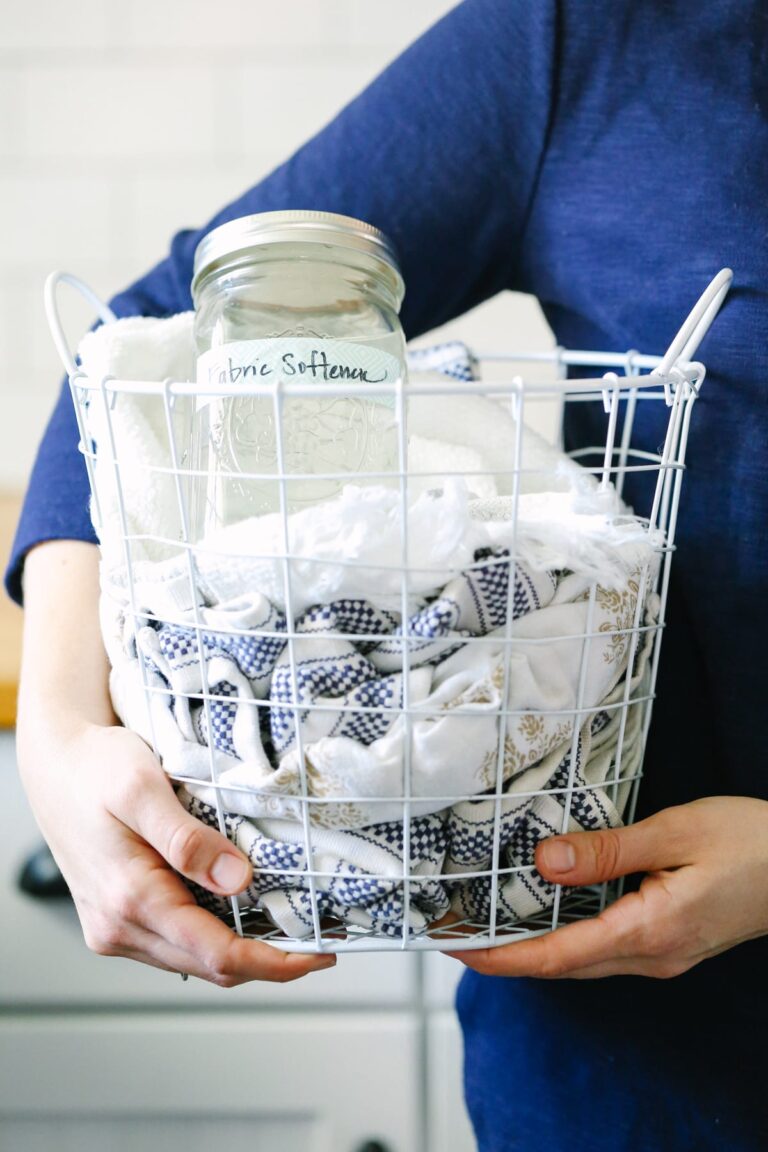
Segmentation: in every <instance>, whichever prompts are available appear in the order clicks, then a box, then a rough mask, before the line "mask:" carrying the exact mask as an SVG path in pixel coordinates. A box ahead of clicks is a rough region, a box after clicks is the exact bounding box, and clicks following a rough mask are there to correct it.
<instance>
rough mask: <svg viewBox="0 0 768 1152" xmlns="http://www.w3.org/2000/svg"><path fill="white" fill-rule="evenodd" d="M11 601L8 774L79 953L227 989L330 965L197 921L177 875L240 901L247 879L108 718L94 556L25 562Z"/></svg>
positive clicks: (45, 551)
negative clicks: (13, 717) (13, 671)
mask: <svg viewBox="0 0 768 1152" xmlns="http://www.w3.org/2000/svg"><path fill="white" fill-rule="evenodd" d="M24 592H25V608H26V619H25V642H24V659H23V667H22V678H21V691H20V699H19V719H18V728H17V751H18V758H19V768H20V772H21V777H22V781H23V783H24V787H25V789H26V792H27V795H28V797H29V801H30V804H31V806H32V810H33V812H34V814H35V817H36V819H37V822H38V824H39V826H40V830H41V831H42V833H43V835H44V836H45V838H46V840H47V842H48V845H49V847H50V849H51V851H52V853H53V855H54V858H55V859H56V862H57V864H58V865H59V868H60V869H61V872H62V874H63V876H64V878H65V880H66V881H67V884H68V885H69V889H70V892H71V893H72V898H73V900H74V902H75V906H76V908H77V912H78V915H79V917H80V922H81V925H82V928H83V933H84V935H85V940H86V943H87V944H88V946H89V948H91V949H92V950H93V951H95V952H98V953H99V954H101V955H106V956H127V957H130V958H131V959H134V960H139V961H141V962H142V963H144V964H151V965H153V966H154V967H157V968H165V969H167V970H168V971H173V972H186V973H189V974H191V975H194V976H199V977H200V978H201V979H203V980H208V981H211V982H212V983H214V984H218V985H220V986H222V987H227V988H228V987H233V986H234V985H236V984H242V983H244V982H246V981H249V980H274V981H287V980H294V979H296V978H297V977H299V976H305V975H306V974H307V973H309V972H313V971H316V970H319V969H322V968H330V967H332V966H333V964H334V963H335V957H334V956H332V955H323V956H316V955H310V956H306V955H298V954H292V953H285V952H281V951H279V950H278V949H276V948H272V947H270V946H269V945H268V944H264V943H261V942H259V941H256V940H245V939H242V938H241V937H239V936H237V935H236V934H235V933H234V932H232V931H231V930H230V929H229V928H227V927H226V926H225V925H224V924H223V923H222V922H221V921H220V920H218V919H217V918H216V917H215V916H213V915H212V914H211V913H209V912H206V911H204V910H203V909H202V908H200V907H198V905H197V904H196V903H195V900H194V897H193V896H192V894H191V892H190V891H189V889H188V888H187V887H186V885H185V884H184V882H183V880H182V879H181V877H180V876H179V875H177V873H181V874H182V875H183V876H186V877H187V878H188V879H190V880H193V881H195V882H196V883H197V884H200V885H202V886H203V887H205V888H207V889H209V890H210V891H211V892H215V893H216V894H217V895H224V896H226V895H232V894H236V893H238V892H241V891H243V889H244V888H246V887H247V885H248V882H249V880H250V878H251V875H252V869H251V866H250V863H249V861H248V860H247V858H246V857H245V856H244V855H243V854H242V853H241V852H240V851H239V849H238V848H236V847H235V845H234V844H231V843H230V842H229V841H228V840H227V839H226V837H224V836H222V835H221V833H220V832H218V831H217V830H216V829H214V828H209V827H206V826H205V825H203V824H202V823H200V822H199V821H198V820H196V819H195V818H194V817H193V816H191V815H190V814H189V813H188V812H186V811H185V809H184V808H183V807H182V806H181V804H180V803H179V802H178V800H177V799H176V796H175V794H174V791H173V788H172V787H171V784H170V782H169V780H168V778H167V777H166V775H165V773H164V772H163V769H162V767H161V766H160V764H159V762H158V760H157V759H156V757H155V756H154V754H153V753H152V751H151V750H150V749H149V748H148V747H147V745H146V744H145V743H144V741H143V740H142V739H141V738H140V737H139V736H137V735H136V734H135V733H133V732H129V731H128V730H127V729H125V728H122V727H120V726H119V725H118V724H117V722H116V721H115V718H114V716H113V715H112V710H111V706H110V704H109V694H108V691H107V666H106V656H105V653H104V649H103V645H102V643H101V636H100V632H99V629H98V619H97V608H96V606H97V602H98V560H97V554H96V549H95V548H93V547H92V546H91V545H87V544H78V543H73V542H70V541H62V542H58V543H55V544H53V543H52V544H46V545H42V546H40V547H39V548H36V549H35V550H34V551H33V552H31V553H30V555H29V556H28V557H27V563H26V567H25V578H24Z"/></svg>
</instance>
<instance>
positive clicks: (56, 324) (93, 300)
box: [43, 272, 117, 377]
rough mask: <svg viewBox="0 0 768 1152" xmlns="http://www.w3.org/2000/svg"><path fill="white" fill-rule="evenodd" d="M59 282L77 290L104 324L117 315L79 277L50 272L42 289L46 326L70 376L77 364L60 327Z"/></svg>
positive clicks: (72, 374) (66, 273)
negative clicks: (46, 318)
mask: <svg viewBox="0 0 768 1152" xmlns="http://www.w3.org/2000/svg"><path fill="white" fill-rule="evenodd" d="M59 284H69V286H70V287H71V288H74V289H75V290H76V291H77V292H79V293H80V295H81V296H82V297H83V298H84V299H85V300H87V301H88V303H89V304H91V305H93V307H94V309H95V310H96V314H97V316H98V317H99V319H100V320H102V321H103V322H104V323H105V324H111V323H112V321H113V320H116V319H117V317H116V316H115V313H114V312H113V311H112V309H111V308H110V307H109V306H108V305H107V304H105V303H104V301H103V300H100V299H99V297H98V296H97V295H96V293H95V292H94V291H93V289H92V288H89V287H88V285H87V284H86V283H85V282H84V281H83V280H80V279H79V277H77V276H73V275H72V274H71V273H70V272H51V274H50V276H49V277H48V278H47V280H46V281H45V288H44V290H43V299H44V301H45V314H46V316H47V317H48V327H49V328H50V330H51V336H52V337H53V342H54V344H55V345H56V351H57V352H58V354H59V356H60V357H61V361H62V363H63V365H64V367H65V368H66V370H67V375H68V376H70V377H72V376H74V375H75V373H76V372H77V364H76V363H75V357H74V354H73V353H72V351H71V349H70V347H69V344H68V343H67V338H66V336H65V335H64V328H63V327H62V323H61V316H60V315H59V302H58V299H57V296H56V293H57V289H58V287H59Z"/></svg>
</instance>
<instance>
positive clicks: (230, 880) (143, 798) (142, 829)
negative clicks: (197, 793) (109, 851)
mask: <svg viewBox="0 0 768 1152" xmlns="http://www.w3.org/2000/svg"><path fill="white" fill-rule="evenodd" d="M114 815H115V816H117V817H118V819H120V820H122V822H123V823H124V824H127V826H128V827H129V828H130V829H131V830H132V831H133V832H135V833H136V835H137V836H140V837H141V838H142V840H145V841H146V842H147V844H149V845H151V847H152V848H154V849H155V850H156V851H157V852H159V853H160V855H161V856H162V857H163V859H164V860H167V861H168V863H169V864H170V865H171V867H172V868H174V869H175V870H176V871H177V872H180V873H181V874H182V875H183V876H186V877H187V879H188V880H193V881H194V882H195V883H196V884H200V885H201V886H202V887H203V888H207V889H209V891H211V892H216V893H218V894H220V895H224V896H229V895H234V894H235V893H237V892H242V891H243V889H245V888H247V886H248V884H249V883H250V881H251V880H252V878H253V868H252V866H251V864H250V861H249V860H248V858H247V856H245V855H244V853H242V852H241V851H240V850H239V848H236V847H235V845H234V844H232V843H231V842H230V841H229V840H227V838H226V836H222V834H221V833H220V832H218V831H217V830H216V829H215V828H210V827H208V825H206V824H203V823H201V821H200V820H197V819H196V818H195V817H194V816H191V815H190V814H189V812H186V811H185V810H184V808H183V807H182V806H181V804H180V803H179V801H178V800H177V798H176V795H175V793H174V791H173V788H172V786H171V782H170V781H169V779H168V777H167V776H166V775H165V773H164V772H163V771H162V769H159V770H158V772H157V773H154V774H153V775H152V777H151V778H150V779H149V780H144V781H143V786H142V788H141V789H140V790H139V791H138V793H137V794H135V795H134V796H133V797H132V800H131V804H130V808H129V810H128V811H123V812H114Z"/></svg>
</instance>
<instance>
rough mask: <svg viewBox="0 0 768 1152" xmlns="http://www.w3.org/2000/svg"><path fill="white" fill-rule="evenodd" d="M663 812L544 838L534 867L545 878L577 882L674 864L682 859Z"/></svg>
mask: <svg viewBox="0 0 768 1152" xmlns="http://www.w3.org/2000/svg"><path fill="white" fill-rule="evenodd" d="M666 815H667V814H661V813H660V814H659V815H657V816H650V817H649V818H648V819H647V820H642V821H640V823H639V824H630V825H628V826H627V827H626V828H604V829H601V830H600V831H599V832H576V833H574V834H572V835H568V836H553V837H551V838H550V839H548V840H543V841H542V842H541V843H540V844H539V845H538V847H537V849H536V857H535V860H536V868H537V869H538V871H539V872H540V873H541V875H542V876H544V878H545V879H547V880H551V881H553V882H555V883H557V884H569V885H571V884H573V885H577V884H599V883H601V882H602V881H603V880H614V879H616V877H618V876H628V875H629V874H630V873H632V872H657V871H660V870H661V869H664V868H673V867H677V866H679V865H680V864H683V863H685V860H684V859H683V858H681V855H680V848H681V844H680V837H679V835H676V834H675V830H674V829H672V828H670V827H668V821H667V820H666V819H665V817H666ZM669 815H671V813H669Z"/></svg>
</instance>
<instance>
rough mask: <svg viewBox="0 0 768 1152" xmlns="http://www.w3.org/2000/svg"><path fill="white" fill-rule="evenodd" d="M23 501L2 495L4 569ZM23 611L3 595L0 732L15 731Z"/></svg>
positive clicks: (0, 599) (0, 532)
mask: <svg viewBox="0 0 768 1152" xmlns="http://www.w3.org/2000/svg"><path fill="white" fill-rule="evenodd" d="M20 505H21V497H20V496H19V495H17V494H16V493H9V492H3V493H0V555H2V559H3V566H5V563H6V561H7V558H8V553H9V552H10V550H11V544H12V543H13V534H14V532H15V530H16V521H17V520H18V517H19V508H20ZM21 621H22V614H21V610H20V609H19V608H18V607H17V606H16V605H15V604H13V603H12V602H11V601H10V600H9V599H8V597H7V596H6V595H5V593H3V594H2V595H0V728H11V727H13V724H14V721H15V719H16V694H17V691H18V683H19V665H20V661H21Z"/></svg>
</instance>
